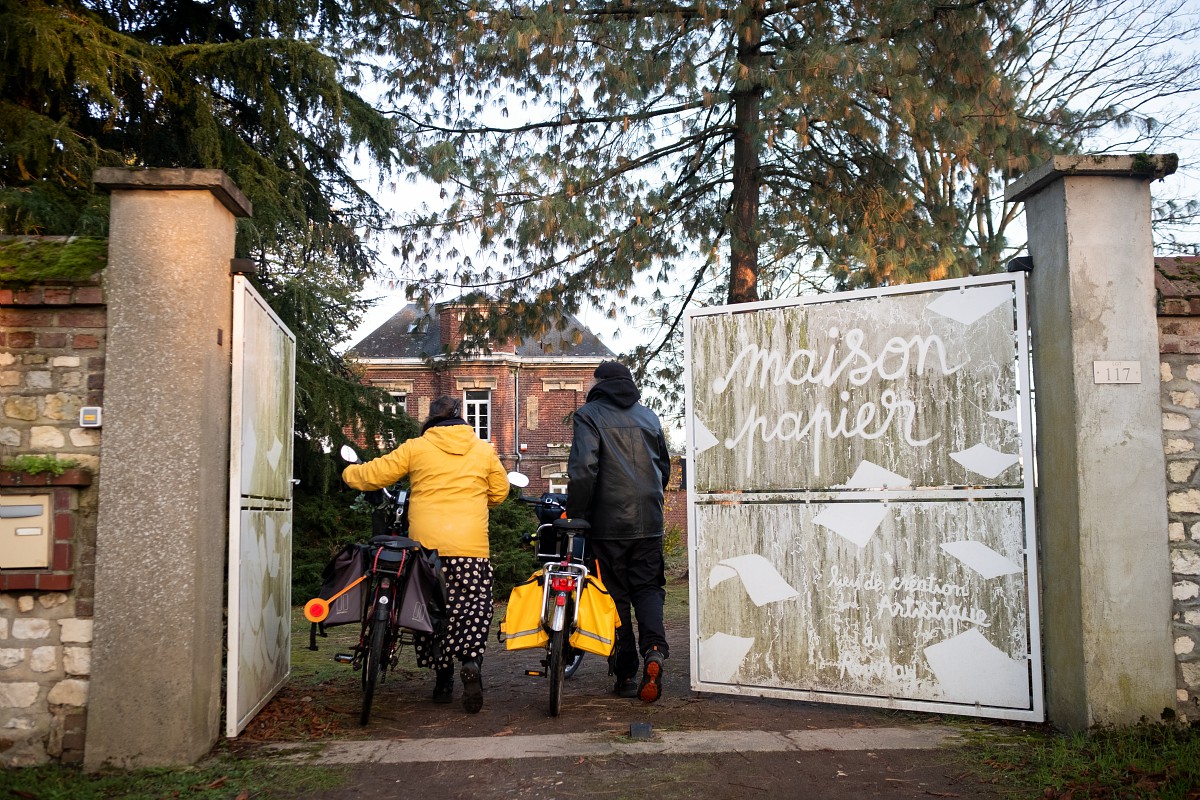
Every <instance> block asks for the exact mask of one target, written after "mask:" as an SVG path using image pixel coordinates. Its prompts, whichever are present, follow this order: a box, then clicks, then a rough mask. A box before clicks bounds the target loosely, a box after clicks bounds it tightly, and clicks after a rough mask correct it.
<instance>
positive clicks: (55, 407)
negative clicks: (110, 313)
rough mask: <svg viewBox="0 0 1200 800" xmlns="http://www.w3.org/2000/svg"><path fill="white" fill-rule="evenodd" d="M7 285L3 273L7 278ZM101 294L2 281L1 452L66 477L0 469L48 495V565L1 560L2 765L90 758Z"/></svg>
mask: <svg viewBox="0 0 1200 800" xmlns="http://www.w3.org/2000/svg"><path fill="white" fill-rule="evenodd" d="M0 285H2V284H0ZM105 324H106V322H105V303H104V292H103V287H102V285H101V283H100V274H99V273H97V275H96V276H95V277H93V278H91V279H88V280H85V281H78V282H73V283H70V284H55V285H44V286H29V287H24V288H18V289H13V288H0V459H7V458H10V457H12V456H16V455H21V454H27V453H28V454H48V453H55V454H57V455H59V456H60V457H62V458H71V459H75V460H76V461H78V462H79V463H80V465H81V466H82V467H83V468H84V469H82V470H79V469H76V470H69V471H68V472H67V473H65V474H64V475H62V476H60V477H50V476H47V475H45V474H42V475H37V476H29V475H25V474H23V473H13V472H7V473H6V472H0V493H9V494H13V493H17V494H40V493H46V494H49V495H50V500H49V503H50V509H51V514H52V518H53V522H52V530H53V533H52V535H53V560H52V563H51V565H50V568H48V569H45V570H36V569H0V768H7V767H14V766H23V765H30V764H37V763H41V762H45V761H48V760H51V759H58V760H61V761H63V762H66V763H77V762H80V761H82V759H83V750H84V735H85V722H86V705H87V697H88V688H89V678H90V673H91V646H92V610H93V601H94V590H93V587H94V571H95V542H96V511H97V508H96V506H97V500H96V498H97V496H98V487H99V484H98V480H97V478H98V475H99V464H100V431H99V429H96V428H82V427H80V425H79V409H80V407H81V406H85V405H96V406H99V405H102V401H103V385H104V356H105Z"/></svg>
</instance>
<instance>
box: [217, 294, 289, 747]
mask: <svg viewBox="0 0 1200 800" xmlns="http://www.w3.org/2000/svg"><path fill="white" fill-rule="evenodd" d="M232 344H233V391H232V394H233V407H232V414H231V416H230V427H231V435H230V454H229V458H230V465H229V466H230V479H229V634H228V662H227V664H226V690H225V734H226V736H229V737H234V736H237V735H238V734H239V733H240V732H241V731H242V729H243V728H245V727H246V724H247V723H248V722H249V721H250V720H251V719H253V718H254V715H255V714H257V713H258V711H259V709H261V708H262V707H263V706H264V705H265V704H266V703H267V701H268V700H270V699H271V698H272V697H273V696H274V695H275V693H276V692H277V691H279V689H280V688H281V687H282V686H283V684H284V682H285V681H286V680H287V677H288V675H289V673H290V672H291V607H292V431H293V408H294V403H295V372H296V337H295V336H294V335H293V334H292V332H291V331H290V330H288V328H287V326H286V325H284V324H283V323H282V322H281V321H280V320H279V318H278V317H277V316H275V313H274V312H273V311H272V310H271V308H270V306H268V305H267V303H266V301H264V300H263V299H262V297H261V296H259V294H258V292H256V291H255V290H254V287H253V286H251V285H250V283H249V282H247V281H246V279H245V278H243V277H242V276H240V275H239V276H236V277H235V278H234V301H233V340H232Z"/></svg>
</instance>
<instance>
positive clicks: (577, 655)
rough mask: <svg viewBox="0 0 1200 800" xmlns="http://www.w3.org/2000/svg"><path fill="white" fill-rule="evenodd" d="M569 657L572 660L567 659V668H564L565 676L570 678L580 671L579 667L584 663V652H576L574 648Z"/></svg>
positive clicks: (571, 649)
mask: <svg viewBox="0 0 1200 800" xmlns="http://www.w3.org/2000/svg"><path fill="white" fill-rule="evenodd" d="M567 655H568V656H570V658H569V659H567V666H566V667H564V668H563V675H566V676H567V677H568V678H569V677H571V676H572V675H574V674H575V672H576V671H577V670H578V669H579V665H580V664H581V663H583V651H582V650H576V649H575V648H574V647H572V648H570V651H569V652H568V653H567Z"/></svg>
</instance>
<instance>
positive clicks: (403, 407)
mask: <svg viewBox="0 0 1200 800" xmlns="http://www.w3.org/2000/svg"><path fill="white" fill-rule="evenodd" d="M388 394H389V395H391V397H392V402H390V403H381V404H380V406H379V410H380V411H382V412H383V413H385V414H391V415H392V416H393V417H397V416H399V415H400V412H401V411H403V412H404V413H405V414H407V413H408V392H388Z"/></svg>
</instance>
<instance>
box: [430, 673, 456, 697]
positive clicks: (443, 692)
mask: <svg viewBox="0 0 1200 800" xmlns="http://www.w3.org/2000/svg"><path fill="white" fill-rule="evenodd" d="M453 699H454V667H440V668H439V669H438V670H437V682H436V683H434V684H433V702H435V703H449V702H450V701H451V700H453Z"/></svg>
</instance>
